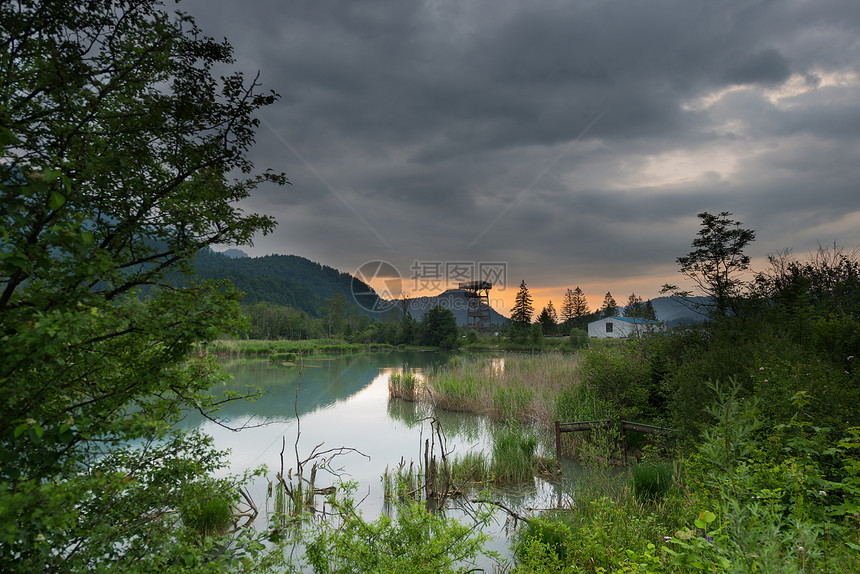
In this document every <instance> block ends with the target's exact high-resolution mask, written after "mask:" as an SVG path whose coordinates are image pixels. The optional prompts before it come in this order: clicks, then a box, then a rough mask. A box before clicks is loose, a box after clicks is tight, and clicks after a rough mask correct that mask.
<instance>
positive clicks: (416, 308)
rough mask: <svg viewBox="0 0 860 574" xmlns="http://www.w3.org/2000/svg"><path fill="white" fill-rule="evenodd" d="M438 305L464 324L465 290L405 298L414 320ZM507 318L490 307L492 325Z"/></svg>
mask: <svg viewBox="0 0 860 574" xmlns="http://www.w3.org/2000/svg"><path fill="white" fill-rule="evenodd" d="M437 305H438V306H440V307H442V308H443V309H448V310H449V311H451V312H452V313H453V314H454V317H455V318H456V319H457V324H458V325H465V324H466V314H467V309H468V299H467V298H466V292H465V291H462V290H460V289H448V290H447V291H444V292H442V293H440V294H438V295H434V296H432V297H416V298H414V299H406V308H407V310H408V311H409V314H410V315H412V318H414V319H415V320H416V321H420V320H421V319H422V318H423V317H424V314H425V313H426V312H427V311H429V310H430V309H432V308H433V307H435V306H437ZM507 320H508V318H507V317H504V316H503V315H501V314H499V313H497V312H496V310H495V309H493V308H490V321H491V322H492V324H493V325H496V326H498V325H501V324H502V323H504V322H505V321H507Z"/></svg>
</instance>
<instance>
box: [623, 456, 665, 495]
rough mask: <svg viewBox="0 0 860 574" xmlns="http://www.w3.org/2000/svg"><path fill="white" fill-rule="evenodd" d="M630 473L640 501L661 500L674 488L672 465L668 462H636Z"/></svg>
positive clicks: (634, 491)
mask: <svg viewBox="0 0 860 574" xmlns="http://www.w3.org/2000/svg"><path fill="white" fill-rule="evenodd" d="M630 475H631V483H632V487H633V494H634V495H635V496H636V499H637V500H639V501H640V502H644V501H656V500H660V499H662V498H663V496H664V495H665V494H666V493H668V492H669V489H671V488H672V483H673V472H672V465H671V463H668V462H646V463H641V464H634V465H633V466H631V467H630Z"/></svg>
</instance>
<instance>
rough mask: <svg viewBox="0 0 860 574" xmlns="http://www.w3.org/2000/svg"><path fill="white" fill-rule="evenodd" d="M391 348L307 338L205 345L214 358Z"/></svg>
mask: <svg viewBox="0 0 860 574" xmlns="http://www.w3.org/2000/svg"><path fill="white" fill-rule="evenodd" d="M392 349H395V347H393V346H392V345H388V344H386V343H372V344H365V343H347V342H346V341H343V340H340V339H307V340H304V341H274V340H264V339H218V340H216V341H212V342H211V343H209V344H208V345H206V348H205V350H206V351H207V352H208V353H212V354H214V355H218V356H226V357H243V356H252V357H253V356H257V357H261V356H272V355H279V354H286V353H292V354H295V355H296V356H297V357H303V356H309V355H335V354H344V353H359V352H364V351H389V350H392Z"/></svg>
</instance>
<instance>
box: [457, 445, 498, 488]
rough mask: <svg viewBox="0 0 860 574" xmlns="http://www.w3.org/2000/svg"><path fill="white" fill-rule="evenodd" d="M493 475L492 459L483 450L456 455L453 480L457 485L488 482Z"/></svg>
mask: <svg viewBox="0 0 860 574" xmlns="http://www.w3.org/2000/svg"><path fill="white" fill-rule="evenodd" d="M492 476H493V475H492V469H491V464H490V461H489V460H488V459H487V456H486V455H485V454H484V453H482V452H468V453H466V454H465V455H463V456H458V457H455V458H454V462H453V463H452V464H451V480H452V482H453V483H454V484H456V485H478V484H487V483H489V482H490V481H491V480H492Z"/></svg>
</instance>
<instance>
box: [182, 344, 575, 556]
mask: <svg viewBox="0 0 860 574" xmlns="http://www.w3.org/2000/svg"><path fill="white" fill-rule="evenodd" d="M451 357H452V355H451V354H448V353H441V352H389V353H379V354H361V355H350V356H339V357H338V356H336V357H328V358H313V359H305V360H304V362H303V367H302V368H301V369H299V368H298V367H287V366H280V365H271V364H269V363H268V362H267V361H265V360H257V359H238V360H225V362H224V365H225V368H226V370H227V371H228V372H229V373H230V374H231V375H232V376H233V377H234V382H233V385H232V387H231V388H232V389H236V390H244V389H245V388H246V387H249V386H250V387H258V388H260V389H262V390H263V391H265V395H264V396H263V397H261V398H259V399H258V400H256V401H255V402H251V403H249V402H245V401H236V402H234V403H230V404H228V405H227V406H226V407H225V409H224V410H223V411H222V413H221V414H222V415H223V416H224V417H226V418H227V419H228V420H229V422H230V425H231V426H233V427H241V426H250V427H253V426H254V425H261V424H262V425H263V426H257V427H255V428H245V429H243V430H241V431H239V432H234V431H230V430H227V429H224V428H223V427H221V426H218V425H216V424H214V423H212V422H210V421H207V420H205V419H203V418H202V417H199V415H198V416H197V417H194V416H192V415H189V416H188V417H187V418H186V419H185V420H184V421H183V422H182V424H183V426H184V427H186V428H195V427H198V428H200V429H201V430H203V431H204V432H206V433H207V434H209V435H210V436H212V437H213V438H214V439H215V446H216V447H217V448H218V449H220V450H227V449H229V450H230V452H231V454H230V456H229V457H228V458H229V461H230V467H229V469H228V470H227V471H226V472H229V473H233V474H240V473H241V472H243V471H244V470H246V469H249V468H255V467H258V466H260V465H266V466H267V468H268V473H267V476H268V479H273V478H274V476H275V473H276V472H277V471H278V469H279V468H280V452H281V449H282V445H283V444H284V441H285V442H286V449H285V452H284V471H285V472H286V470H287V469H289V468H293V469H295V468H296V454H295V449H296V446H295V445H296V440H297V439H298V452H299V456H300V457H301V458H302V459H304V458H306V457H307V456H308V455H309V454H310V452H311V451H312V450H313V448H314V447H315V446H317V445H319V444H320V443H322V446H321V447H320V450H327V449H335V448H339V447H347V448H352V449H356V450H357V451H359V452H360V453H361V454H359V453H358V452H352V453H349V454H345V455H342V456H338V457H336V458H335V459H334V460H333V461H332V463H331V466H332V467H333V468H334V469H335V470H336V472H337V473H338V474H339V475H340V477H338V476H336V475H335V474H329V473H324V472H321V471H319V472H318V473H317V478H316V486H317V487H318V488H322V487H325V486H329V485H334V484H336V483H337V482H338V480H339V479H344V480H352V481H356V482H357V483H358V485H359V487H358V490H357V491H356V493H355V496H356V500H360V499H362V498H364V501H363V502H362V503H361V506H360V508H361V510H362V511H363V513H364V515H365V517H367V518H372V517H374V516H376V515H378V514H379V513H381V512H382V511H383V507H384V500H383V485H382V481H381V477H382V475H383V473H384V471H385V468H386V466H387V467H390V468H395V467H396V466H397V465H398V464H399V463H400V461H401V460H403V461H405V462H406V464H407V465H408V464H409V462H410V461H414V462H415V464H416V466H417V465H418V463H419V461H421V460H423V458H422V445H423V444H424V440H425V439H426V438H430V431H431V426H430V421H429V418H428V417H429V416H430V414H431V412H430V410H429V407H427V406H422V405H418V404H416V403H410V402H406V401H402V400H400V399H389V398H388V376H389V374H391V373H393V372H412V373H415V374H417V375H418V376H419V377H421V376H423V375H424V374H425V373H427V372H432V371H433V370H434V369H438V368H440V367H442V366H443V365H444V364H445V363H447V361H448V360H449V359H451ZM216 392H217V389H216ZM297 414H298V419H297V417H296V415H297ZM436 416H437V417H438V418H439V420H440V421H441V424H442V428H443V430H444V434H445V439H446V442H447V448H448V451H452V452H451V453H450V454H449V456H450V457H456V456H457V455H458V454H459V455H462V454H464V453H466V452H468V451H483V452H488V450H489V449H488V445H489V438H490V423H489V422H488V421H487V420H486V418H485V417H483V416H480V415H474V414H468V413H451V412H444V411H440V412H438V413H436ZM264 423H265V424H264ZM299 432H300V434H299ZM437 452H438V450H437ZM308 470H309V469H308ZM226 472H225V473H226ZM572 473H573V474H577V473H578V471H577V469H574V468H573V467H567V466H566V467H565V474H566V475H567V476H570V475H571V474H572ZM268 479H260V480H258V481H257V482H256V483H254V484H253V485H252V488H251V489H250V490H251V494H252V496H253V497H254V500H255V502H256V504H257V506H258V508H260V510H261V511H262V510H263V509H264V508H265V507H266V506H267V503H266V490H267V487H268ZM499 496H503V498H504V502H505V504H507V505H508V506H510V507H512V508H515V509H517V508H519V509H525V508H546V507H550V506H553V505H555V504H556V503H558V502H559V501H560V500H561V496H562V494H561V491H560V489H559V487H558V486H553V485H551V484H549V483H546V482H544V481H542V480H540V479H535V480H534V482H533V483H531V484H526V485H524V486H523V487H521V488H518V489H517V491H516V492H508V493H500V494H499ZM269 509H271V506H270V505H269ZM455 512H456V511H455ZM497 517H498V520H497V521H496V525H495V526H493V527H492V528H491V530H490V531H488V532H487V533H488V534H490V535H492V536H493V537H494V543H493V544H492V545H491V547H492V549H494V550H497V551H500V552H503V553H505V554H507V552H506V546H507V544H506V522H507V520H506V515H504V514H503V513H501V512H500V513H499V514H498V515H497ZM258 520H261V519H258Z"/></svg>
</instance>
